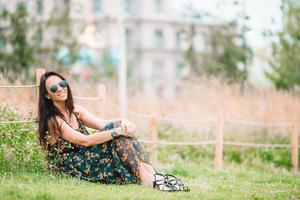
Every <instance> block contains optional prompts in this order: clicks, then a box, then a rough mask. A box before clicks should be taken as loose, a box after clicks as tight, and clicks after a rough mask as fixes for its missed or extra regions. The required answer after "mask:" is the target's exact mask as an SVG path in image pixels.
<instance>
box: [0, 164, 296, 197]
mask: <svg viewBox="0 0 300 200" xmlns="http://www.w3.org/2000/svg"><path fill="white" fill-rule="evenodd" d="M203 166H204V165H203V164H202V166H200V167H198V166H197V165H196V164H192V163H188V164H184V163H177V164H175V165H172V166H169V167H166V168H164V169H161V170H163V171H165V172H170V173H173V174H176V175H178V176H180V177H181V178H182V179H183V180H184V181H185V182H186V183H187V184H188V185H189V186H190V188H191V192H189V193H162V192H159V191H157V190H154V189H152V188H151V187H146V186H139V185H121V186H117V185H101V184H98V183H90V182H85V181H80V180H77V179H74V178H70V177H67V176H64V175H60V174H52V173H49V172H47V171H45V170H43V169H42V168H41V169H32V168H22V167H21V169H19V170H13V171H9V170H8V171H6V172H3V171H2V172H1V176H0V199H3V200H6V199H40V200H52V199H72V200H73V199H299V198H300V190H299V185H300V177H299V176H295V175H292V174H290V173H289V172H287V171H281V170H279V169H276V170H275V171H266V170H262V171H257V170H251V169H250V170H249V169H243V168H241V167H237V168H236V167H233V168H229V169H228V170H225V171H215V170H211V169H208V168H205V167H203Z"/></svg>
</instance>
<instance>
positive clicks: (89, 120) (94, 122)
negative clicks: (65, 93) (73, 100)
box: [75, 105, 121, 130]
mask: <svg viewBox="0 0 300 200" xmlns="http://www.w3.org/2000/svg"><path fill="white" fill-rule="evenodd" d="M75 112H78V113H79V116H78V117H79V118H80V120H81V121H82V122H83V123H84V125H86V126H88V127H90V128H93V129H96V130H102V129H103V128H104V127H105V126H106V125H107V124H108V123H109V122H111V121H114V122H115V123H117V126H119V125H120V124H121V120H120V119H115V120H106V119H102V118H99V117H97V116H96V115H94V114H92V113H90V112H89V111H88V110H86V109H85V108H83V107H82V106H79V105H75Z"/></svg>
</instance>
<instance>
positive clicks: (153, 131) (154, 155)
mask: <svg viewBox="0 0 300 200" xmlns="http://www.w3.org/2000/svg"><path fill="white" fill-rule="evenodd" d="M150 137H151V141H152V143H151V159H152V161H153V163H156V162H157V144H156V142H157V120H156V118H155V117H153V118H152V119H151V122H150Z"/></svg>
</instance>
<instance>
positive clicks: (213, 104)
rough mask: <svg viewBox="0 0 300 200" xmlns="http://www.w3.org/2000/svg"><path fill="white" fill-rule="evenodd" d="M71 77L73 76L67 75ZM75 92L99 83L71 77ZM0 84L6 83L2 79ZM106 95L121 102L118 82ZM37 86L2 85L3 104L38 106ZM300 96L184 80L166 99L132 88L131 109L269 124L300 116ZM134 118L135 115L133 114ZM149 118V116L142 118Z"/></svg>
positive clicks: (92, 92) (91, 91) (109, 113)
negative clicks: (11, 87)
mask: <svg viewBox="0 0 300 200" xmlns="http://www.w3.org/2000/svg"><path fill="white" fill-rule="evenodd" d="M67 78H69V79H70V77H67ZM70 82H71V85H72V89H73V94H74V95H77V96H87V97H91V96H97V89H98V88H97V85H95V84H94V85H93V84H90V83H85V82H84V81H82V82H80V81H79V82H78V81H75V80H72V79H71V81H70ZM0 83H1V84H0V85H6V82H4V81H0ZM105 83H106V86H107V93H106V98H107V100H109V101H110V102H114V103H115V104H118V97H117V95H118V92H117V84H116V82H115V81H111V80H110V81H109V80H108V81H105ZM36 100H37V98H36V89H34V88H25V89H20V88H18V89H4V88H0V105H1V106H8V107H10V108H12V107H15V108H17V109H18V110H19V111H20V112H27V111H28V110H35V109H36ZM299 100H300V99H299V95H298V96H297V95H294V94H291V93H288V92H282V91H276V90H275V89H272V88H268V89H266V88H252V87H246V88H245V89H244V91H243V93H241V91H240V88H239V86H237V85H228V84H224V83H222V82H221V81H218V80H207V79H198V80H194V81H191V80H189V81H184V82H182V84H181V86H180V88H179V89H178V91H177V95H176V97H175V99H174V100H173V101H171V102H166V101H164V100H163V99H162V98H159V97H157V96H155V97H149V96H146V95H145V94H143V93H139V92H136V91H135V92H133V89H132V88H131V87H129V95H128V109H129V110H131V111H134V112H138V113H144V114H149V115H154V116H163V117H165V116H167V117H175V118H187V119H189V118H203V119H210V118H216V116H217V114H218V112H219V111H220V110H221V109H223V110H224V113H225V117H226V118H231V119H239V120H247V121H249V120H251V121H259V122H266V123H280V122H292V121H293V120H295V119H298V120H299V119H300V112H299V110H300V105H299V103H298V102H299ZM78 103H79V104H83V105H84V106H86V107H87V108H88V109H89V110H91V111H93V112H96V113H97V114H99V115H102V114H101V113H102V111H101V110H100V108H99V105H100V102H99V101H98V102H97V101H94V102H87V101H78ZM118 115H119V111H118V109H117V108H116V107H114V106H113V105H111V104H109V103H107V104H106V117H107V118H116V117H118ZM131 117H134V116H133V115H132V116H131ZM143 120H146V119H143Z"/></svg>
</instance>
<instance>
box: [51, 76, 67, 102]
mask: <svg viewBox="0 0 300 200" xmlns="http://www.w3.org/2000/svg"><path fill="white" fill-rule="evenodd" d="M46 90H47V95H46V97H47V98H48V99H51V100H52V101H54V102H62V101H66V100H67V99H68V88H67V82H66V81H64V80H62V79H61V78H60V77H58V76H50V77H48V79H47V80H46Z"/></svg>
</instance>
